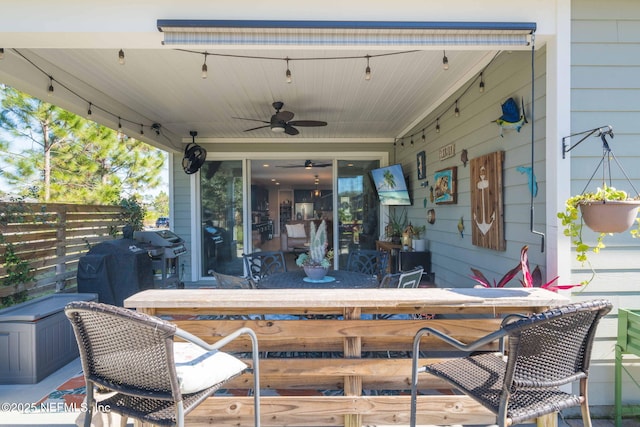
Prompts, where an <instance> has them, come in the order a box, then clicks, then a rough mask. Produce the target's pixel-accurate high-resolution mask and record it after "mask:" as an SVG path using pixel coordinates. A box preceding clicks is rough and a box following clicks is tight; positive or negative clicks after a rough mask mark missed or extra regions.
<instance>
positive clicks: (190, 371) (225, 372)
mask: <svg viewBox="0 0 640 427" xmlns="http://www.w3.org/2000/svg"><path fill="white" fill-rule="evenodd" d="M173 357H174V360H175V363H176V373H177V374H178V382H179V383H180V392H181V393H183V394H189V393H195V392H197V391H200V390H204V389H205V388H209V387H211V386H213V385H215V384H218V383H220V382H223V381H224V380H227V379H229V378H231V377H233V376H234V375H237V374H239V373H241V372H242V371H244V370H245V369H247V368H248V365H247V364H246V363H244V362H243V361H241V360H240V359H237V358H235V357H233V356H232V355H230V354H228V353H225V352H223V351H218V350H213V351H207V350H205V349H203V348H202V347H200V346H198V345H195V344H193V343H190V342H176V343H174V344H173Z"/></svg>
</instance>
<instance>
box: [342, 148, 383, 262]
mask: <svg viewBox="0 0 640 427" xmlns="http://www.w3.org/2000/svg"><path fill="white" fill-rule="evenodd" d="M379 166H380V161H378V160H354V161H351V160H339V161H338V173H337V174H338V176H337V181H338V183H337V184H338V186H337V188H338V192H337V206H338V210H337V218H336V219H337V221H338V250H337V251H336V254H337V258H338V267H339V268H340V269H344V268H345V267H346V265H347V258H348V256H349V252H350V251H352V250H354V249H358V248H359V249H375V247H376V240H377V239H378V236H379V235H380V224H379V218H380V209H379V203H378V200H377V196H376V192H375V188H374V187H373V183H372V181H371V178H370V173H369V172H370V171H371V170H372V169H375V168H378V167H379Z"/></svg>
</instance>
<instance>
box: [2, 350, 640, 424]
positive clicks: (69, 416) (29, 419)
mask: <svg viewBox="0 0 640 427" xmlns="http://www.w3.org/2000/svg"><path fill="white" fill-rule="evenodd" d="M81 369H82V368H81V365H80V359H76V360H74V361H72V362H71V363H69V364H67V365H66V366H64V367H62V368H61V369H59V370H58V371H56V372H54V373H53V374H51V375H49V376H48V377H47V378H45V379H44V380H42V381H40V382H39V383H37V384H18V385H15V384H13V385H0V403H2V404H6V403H16V404H25V403H27V404H31V403H34V402H37V401H39V400H40V399H42V398H43V397H44V396H45V395H46V394H47V393H49V392H51V391H52V390H54V389H55V388H56V387H57V386H59V385H60V384H62V383H63V382H65V381H66V380H67V379H69V378H71V377H72V376H74V375H76V374H77V373H78V372H80V371H81ZM49 409H51V410H45V411H41V412H34V413H19V412H5V411H0V412H2V413H1V414H0V425H1V426H6V427H10V426H25V425H29V426H68V427H71V426H75V425H76V420H77V418H78V416H79V415H80V411H79V410H78V411H77V412H72V411H64V410H62V411H60V412H56V411H55V409H56V408H55V407H52V408H49ZM592 421H593V427H614V425H615V423H614V421H613V420H612V419H593V420H592ZM127 425H129V426H133V421H129V423H128V424H127ZM582 425H583V424H582V420H580V419H562V418H560V419H559V420H558V427H582ZM622 425H623V427H640V420H638V419H634V418H627V419H624V420H623V423H622ZM524 426H530V427H531V426H533V424H525V425H524ZM377 427H386V426H377ZM389 427H391V426H389ZM394 427H398V426H394ZM401 427H402V426H401Z"/></svg>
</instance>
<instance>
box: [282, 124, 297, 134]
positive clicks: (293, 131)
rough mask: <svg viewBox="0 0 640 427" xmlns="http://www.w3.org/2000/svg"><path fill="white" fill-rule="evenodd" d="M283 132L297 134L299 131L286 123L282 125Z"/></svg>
mask: <svg viewBox="0 0 640 427" xmlns="http://www.w3.org/2000/svg"><path fill="white" fill-rule="evenodd" d="M284 133H286V134H287V135H297V134H299V133H300V131H299V130H298V129H296V128H294V127H293V126H291V125H289V123H287V124H286V125H285V127H284Z"/></svg>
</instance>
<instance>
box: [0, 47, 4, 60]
mask: <svg viewBox="0 0 640 427" xmlns="http://www.w3.org/2000/svg"><path fill="white" fill-rule="evenodd" d="M0 59H4V48H3V47H0Z"/></svg>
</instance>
